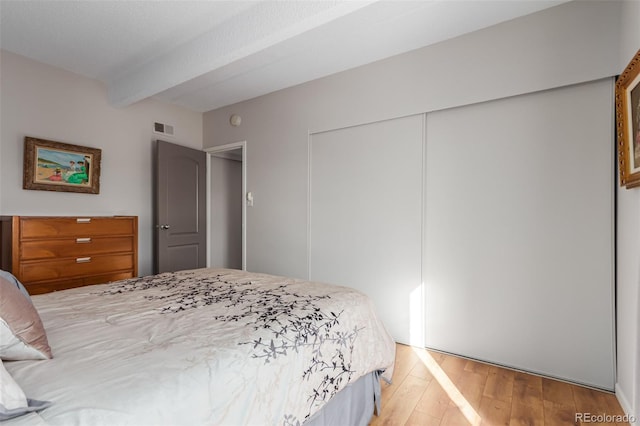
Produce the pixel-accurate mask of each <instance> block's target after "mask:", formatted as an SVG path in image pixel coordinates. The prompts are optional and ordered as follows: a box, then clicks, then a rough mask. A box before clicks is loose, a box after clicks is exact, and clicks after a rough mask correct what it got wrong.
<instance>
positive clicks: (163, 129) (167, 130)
mask: <svg viewBox="0 0 640 426" xmlns="http://www.w3.org/2000/svg"><path fill="white" fill-rule="evenodd" d="M153 131H154V132H155V133H159V134H161V135H166V136H173V126H171V125H169V124H163V123H153Z"/></svg>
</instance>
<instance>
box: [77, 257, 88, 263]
mask: <svg viewBox="0 0 640 426" xmlns="http://www.w3.org/2000/svg"><path fill="white" fill-rule="evenodd" d="M88 262H91V258H90V257H78V258H76V263H88Z"/></svg>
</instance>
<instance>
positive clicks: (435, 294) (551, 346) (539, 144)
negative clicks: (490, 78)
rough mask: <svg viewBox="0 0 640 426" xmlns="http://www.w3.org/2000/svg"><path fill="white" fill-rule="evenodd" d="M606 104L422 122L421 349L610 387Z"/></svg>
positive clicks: (569, 94) (523, 107)
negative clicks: (423, 317) (423, 309)
mask: <svg viewBox="0 0 640 426" xmlns="http://www.w3.org/2000/svg"><path fill="white" fill-rule="evenodd" d="M612 93H613V83H612V81H610V80H606V81H598V82H594V83H589V84H584V85H578V86H572V87H568V88H562V89H557V90H552V91H546V92H541V93H536V94H529V95H524V96H518V97H514V98H509V99H504V100H498V101H494V102H487V103H483V104H478V105H472V106H466V107H461V108H455V109H451V110H446V111H440V112H435V113H430V114H428V115H427V125H426V132H427V137H426V140H427V143H426V147H427V152H426V159H427V164H426V215H425V225H426V228H425V232H426V238H425V241H426V253H425V286H426V323H425V324H426V339H427V346H429V347H432V348H436V349H441V350H444V351H449V352H453V353H457V354H463V355H466V356H469V357H474V358H478V359H481V360H488V361H491V362H495V363H499V364H504V365H507V366H512V367H516V368H521V369H524V370H529V371H533V372H539V373H542V374H545V375H550V376H555V377H559V378H563V379H567V380H571V381H575V382H580V383H584V384H588V385H592V386H596V387H600V388H605V389H613V387H614V359H613V356H614V350H613V348H614V323H613V319H614V316H613V306H614V305H613V188H614V170H613V167H614V160H613V149H614V143H613V111H612V106H613V100H612Z"/></svg>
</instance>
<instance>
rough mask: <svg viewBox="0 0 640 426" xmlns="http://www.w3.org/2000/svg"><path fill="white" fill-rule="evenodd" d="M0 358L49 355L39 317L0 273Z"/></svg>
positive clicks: (46, 357) (18, 358)
mask: <svg viewBox="0 0 640 426" xmlns="http://www.w3.org/2000/svg"><path fill="white" fill-rule="evenodd" d="M0 296H1V297H0V359H4V360H7V361H8V360H25V359H48V358H51V357H52V354H51V347H49V341H48V340H47V335H46V333H45V331H44V326H43V325H42V320H41V319H40V316H39V315H38V311H36V308H35V306H33V304H32V303H31V301H29V300H27V298H26V297H24V294H22V293H21V292H20V290H19V289H18V287H16V286H15V284H13V283H11V282H9V281H7V280H6V279H5V278H3V277H0Z"/></svg>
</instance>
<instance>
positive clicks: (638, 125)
mask: <svg viewBox="0 0 640 426" xmlns="http://www.w3.org/2000/svg"><path fill="white" fill-rule="evenodd" d="M615 92H616V100H615V101H616V137H617V144H618V167H619V173H620V185H621V186H625V187H627V189H629V188H634V187H637V186H640V50H638V52H637V53H636V54H635V56H634V57H633V59H631V62H629V65H627V67H626V68H625V69H624V71H623V72H622V74H620V77H618V80H617V81H616V90H615Z"/></svg>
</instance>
